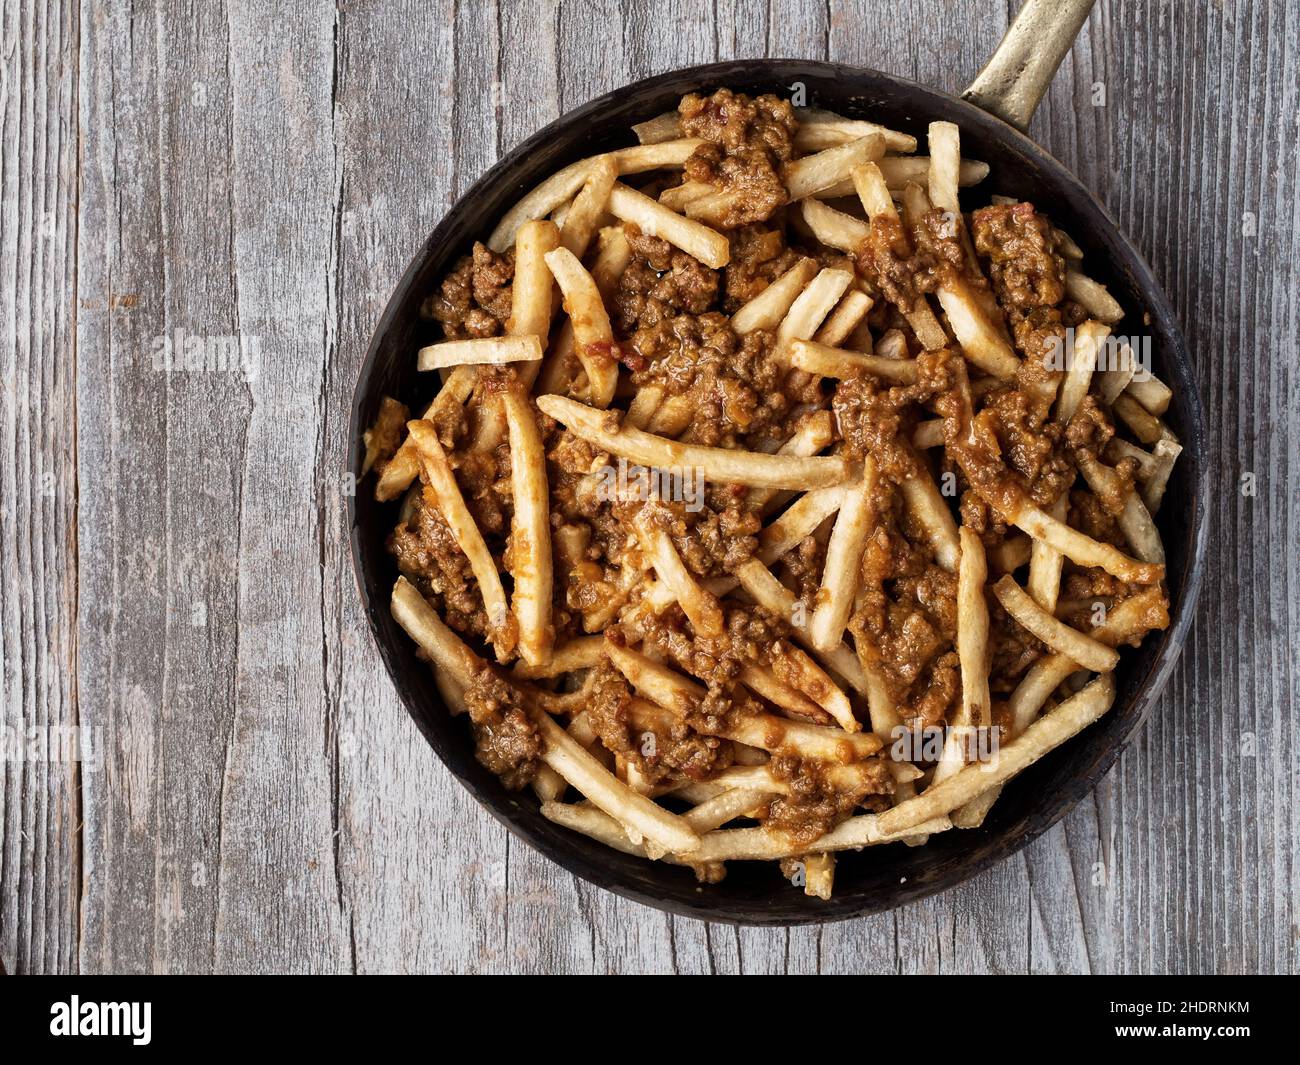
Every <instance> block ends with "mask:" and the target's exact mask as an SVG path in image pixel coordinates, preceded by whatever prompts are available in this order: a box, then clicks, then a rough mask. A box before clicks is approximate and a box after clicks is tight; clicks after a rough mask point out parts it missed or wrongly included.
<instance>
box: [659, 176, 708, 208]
mask: <svg viewBox="0 0 1300 1065" xmlns="http://www.w3.org/2000/svg"><path fill="white" fill-rule="evenodd" d="M717 191H718V190H717V189H716V188H715V187H714V186H713V185H710V184H709V183H708V182H707V181H684V182H682V184H680V185H674V186H673V187H672V188H670V189H664V191H663V192H661V193H660V194H659V202H660V203H662V204H663V205H664V206H665V207H667V208H668V209H669V210H670V211H685V210H686V208H687V206H688V205H689V204H691V203H693V202H694V201H696V200H698V199H701V198H703V197H705V196H712V195H713V194H714V193H715V192H717Z"/></svg>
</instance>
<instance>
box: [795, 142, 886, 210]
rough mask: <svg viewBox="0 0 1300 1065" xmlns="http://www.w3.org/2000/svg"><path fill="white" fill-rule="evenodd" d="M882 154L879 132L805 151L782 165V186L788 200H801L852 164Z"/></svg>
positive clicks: (845, 172)
mask: <svg viewBox="0 0 1300 1065" xmlns="http://www.w3.org/2000/svg"><path fill="white" fill-rule="evenodd" d="M884 154H885V138H884V137H883V136H881V135H880V134H879V133H868V134H867V135H866V136H865V137H859V138H858V139H857V140H854V141H849V142H848V143H847V144H841V145H838V146H837V147H834V148H827V149H826V150H825V151H821V152H818V153H817V154H816V155H806V156H804V157H803V158H802V159H796V160H794V161H793V162H791V163H786V165H785V173H784V176H785V187H786V190H787V191H788V192H789V194H790V200H791V201H792V202H793V201H796V200H802V199H803V198H804V197H806V196H812V195H814V194H815V193H818V192H820V191H821V190H822V189H825V188H829V187H830V186H831V185H834V184H835V183H836V182H839V181H842V180H844V178H846V177H848V176H849V172H850V171H852V170H853V168H854V167H856V166H861V165H862V164H863V163H866V162H870V161H872V160H875V159H879V158H880V157H881V156H882V155H884Z"/></svg>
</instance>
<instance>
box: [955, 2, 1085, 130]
mask: <svg viewBox="0 0 1300 1065" xmlns="http://www.w3.org/2000/svg"><path fill="white" fill-rule="evenodd" d="M1095 2H1096V0H1025V5H1024V6H1023V7H1022V8H1021V9H1020V14H1018V15H1017V16H1016V20H1015V21H1014V22H1013V23H1011V28H1010V29H1008V30H1007V35H1006V36H1005V37H1003V38H1002V43H1001V44H999V45H998V47H997V51H995V52H994V53H993V55H992V56H990V57H989V61H988V62H987V63H985V64H984V69H983V70H981V71H980V72H979V75H978V76H977V77H976V78H975V80H974V81H973V82H971V84H970V88H968V89H967V90H966V91H965V92H964V93H962V94H961V95H962V99H963V100H969V101H970V102H971V103H973V104H974V105H975V106H976V107H979V108H981V109H982V110H985V111H988V112H989V113H990V114H994V115H997V116H998V118H1000V119H1002V120H1003V121H1004V122H1008V123H1010V124H1011V125H1013V126H1015V127H1016V128H1017V129H1019V130H1021V131H1023V130H1025V129H1027V128H1028V127H1029V120H1030V118H1032V117H1033V114H1034V110H1035V108H1037V107H1038V102H1039V101H1040V100H1041V99H1042V98H1043V94H1044V93H1045V92H1047V86H1048V84H1049V83H1050V82H1051V80H1052V76H1053V75H1054V74H1055V73H1056V68H1057V67H1059V66H1060V65H1061V60H1062V59H1064V58H1065V53H1066V52H1068V51H1069V50H1070V46H1071V45H1073V44H1074V39H1075V38H1076V37H1077V36H1078V35H1079V30H1080V29H1081V28H1082V27H1083V24H1084V22H1086V21H1087V19H1088V13H1089V12H1090V11H1092V5H1093V4H1094V3H1095Z"/></svg>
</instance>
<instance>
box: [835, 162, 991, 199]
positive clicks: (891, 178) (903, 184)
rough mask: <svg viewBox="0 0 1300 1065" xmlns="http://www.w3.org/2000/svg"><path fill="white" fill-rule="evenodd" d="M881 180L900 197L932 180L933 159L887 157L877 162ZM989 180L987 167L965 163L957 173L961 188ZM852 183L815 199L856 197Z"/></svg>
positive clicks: (844, 182)
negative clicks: (908, 190) (931, 161)
mask: <svg viewBox="0 0 1300 1065" xmlns="http://www.w3.org/2000/svg"><path fill="white" fill-rule="evenodd" d="M876 166H877V168H879V170H880V176H881V177H883V178H884V179H885V186H886V188H888V190H889V191H890V192H892V193H901V192H902V191H903V190H904V189H905V188H907V186H908V185H922V184H925V183H926V182H928V181H929V179H930V158H929V156H926V155H887V156H885V157H884V158H883V159H877V160H876ZM988 176H989V165H988V163H981V162H978V161H976V160H974V159H963V160H962V161H961V166H960V168H959V169H958V171H957V184H958V185H959V186H961V187H962V188H967V187H969V186H971V185H978V184H979V183H980V182H981V181H983V180H984V179H985V178H986V177H988ZM854 193H855V189H854V187H853V180H852V178H850V179H849V180H847V181H839V182H836V183H835V184H834V185H832V186H831V187H830V188H827V189H822V191H821V192H819V193H817V194H816V195H817V196H818V197H819V198H820V199H830V200H833V199H841V198H844V197H849V196H852V195H854Z"/></svg>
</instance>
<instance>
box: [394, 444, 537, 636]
mask: <svg viewBox="0 0 1300 1065" xmlns="http://www.w3.org/2000/svg"><path fill="white" fill-rule="evenodd" d="M406 428H407V430H408V431H409V432H410V434H411V437H412V439H414V441H415V447H416V450H417V452H418V454H419V456H420V463H421V465H422V466H423V467H424V475H425V478H426V480H427V481H428V490H429V491H430V492H432V493H433V496H434V499H435V500H436V501H437V504H438V510H439V511H440V512H441V513H442V517H443V520H444V521H446V523H447V527H448V528H449V529H451V534H452V536H453V537H454V538H455V540H456V543H457V545H459V547H460V549H461V550H462V551H463V552H465V557H466V558H467V559H469V564H470V568H471V569H472V570H473V572H474V580H475V582H476V583H477V584H478V587H479V592H480V594H481V595H482V596H483V608H484V610H486V611H487V617H488V628H489V631H490V632H491V633H492V642H493V645H494V646H495V648H496V652H497V658H498V660H501V659H503V658H504V657H505V656H506V655H507V654H508V653H509V652H510V651H511V650H513V648H514V642H515V641H514V637H513V633H512V632H511V628H512V626H511V625H510V624H509V621H510V608H509V607H508V606H507V605H506V593H505V589H504V587H502V584H501V574H499V573H498V572H497V567H496V563H495V562H494V561H493V560H492V554H491V552H489V551H488V548H487V544H486V543H484V541H483V534H482V533H481V532H479V528H478V525H476V524H475V522H474V518H473V515H471V514H470V512H469V508H468V507H467V506H466V505H465V497H464V496H462V495H461V493H460V486H459V485H458V484H457V483H456V475H455V474H454V473H453V472H452V469H451V465H450V463H448V461H447V453H446V452H445V451H443V449H442V445H441V444H440V443H439V442H438V434H437V432H436V431H435V430H434V428H433V426H432V425H431V424H430V423H429V422H425V421H414V422H408V423H407V426H406Z"/></svg>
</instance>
